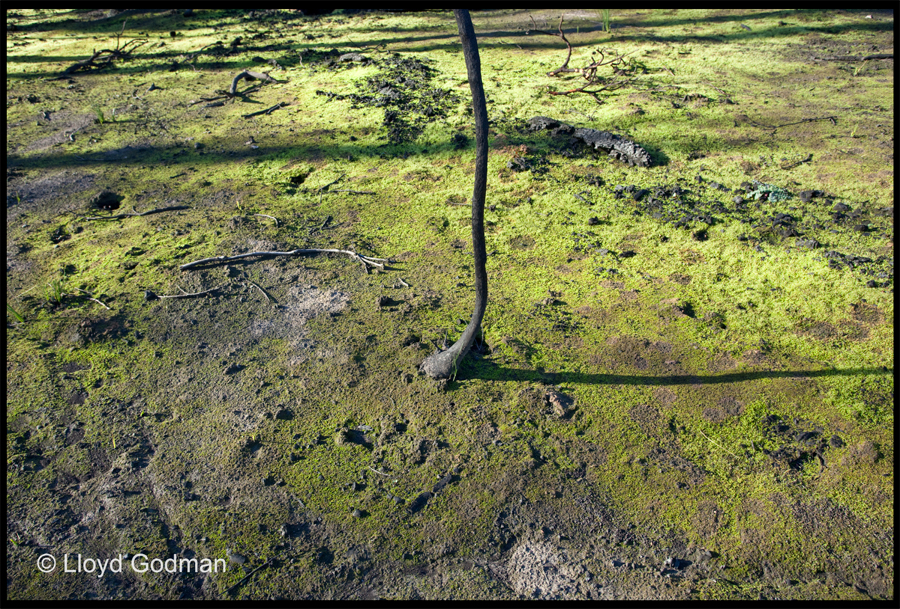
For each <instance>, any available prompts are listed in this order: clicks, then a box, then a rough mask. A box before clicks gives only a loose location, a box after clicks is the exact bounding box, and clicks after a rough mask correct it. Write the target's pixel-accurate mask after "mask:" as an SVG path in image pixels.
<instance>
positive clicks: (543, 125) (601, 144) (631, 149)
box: [528, 116, 653, 167]
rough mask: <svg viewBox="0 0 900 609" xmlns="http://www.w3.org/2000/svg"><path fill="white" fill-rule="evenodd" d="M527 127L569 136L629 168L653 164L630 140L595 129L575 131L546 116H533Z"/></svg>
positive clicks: (644, 152) (638, 146)
mask: <svg viewBox="0 0 900 609" xmlns="http://www.w3.org/2000/svg"><path fill="white" fill-rule="evenodd" d="M528 127H529V128H530V129H531V130H532V131H539V130H542V129H550V130H551V133H552V134H553V135H554V136H556V135H571V136H572V137H574V138H575V139H579V140H581V141H582V142H584V143H585V144H587V145H588V146H590V147H592V148H594V149H595V150H597V149H603V150H608V151H609V156H611V157H613V158H615V159H618V160H620V161H623V162H625V163H628V164H629V165H631V166H635V165H637V166H639V167H650V165H652V164H653V160H652V159H651V158H650V153H649V152H647V151H646V150H644V149H643V148H642V147H641V146H640V145H638V144H636V143H635V142H632V141H631V140H627V139H625V138H624V137H622V136H620V135H616V134H615V133H610V132H609V131H599V130H597V129H587V128H580V129H576V128H575V127H573V126H572V125H568V124H566V123H563V122H560V121H557V120H553V119H552V118H547V117H546V116H535V117H534V118H532V119H531V120H530V121H528Z"/></svg>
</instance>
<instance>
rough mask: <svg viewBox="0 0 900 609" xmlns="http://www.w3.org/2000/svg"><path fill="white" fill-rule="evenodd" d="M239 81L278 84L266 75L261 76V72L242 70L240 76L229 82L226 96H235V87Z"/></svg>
mask: <svg viewBox="0 0 900 609" xmlns="http://www.w3.org/2000/svg"><path fill="white" fill-rule="evenodd" d="M241 79H246V80H262V81H265V82H278V81H277V80H275V79H274V78H272V77H271V76H269V75H268V74H263V73H262V72H251V71H250V70H244V71H243V72H241V73H240V74H238V75H237V76H235V77H234V80H232V81H231V88H230V89H229V90H228V94H229V95H230V96H231V97H234V96H235V95H237V85H238V82H240V81H241Z"/></svg>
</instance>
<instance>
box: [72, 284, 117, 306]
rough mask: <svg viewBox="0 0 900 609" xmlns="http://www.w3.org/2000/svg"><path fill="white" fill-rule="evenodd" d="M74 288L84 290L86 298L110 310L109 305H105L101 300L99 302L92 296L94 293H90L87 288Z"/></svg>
mask: <svg viewBox="0 0 900 609" xmlns="http://www.w3.org/2000/svg"><path fill="white" fill-rule="evenodd" d="M76 289H77V290H78V291H79V292H84V293H85V294H87V296H88V300H93V301H94V302H96V303H97V304H98V305H100V306H102V307H103V308H105V309H106V310H107V311H112V309H110V308H109V307H107V306H106V305H105V304H104V303H102V302H100V301H99V300H97V299H96V298H94V295H93V294H91V293H90V292H88V291H87V290H82V289H81V288H76Z"/></svg>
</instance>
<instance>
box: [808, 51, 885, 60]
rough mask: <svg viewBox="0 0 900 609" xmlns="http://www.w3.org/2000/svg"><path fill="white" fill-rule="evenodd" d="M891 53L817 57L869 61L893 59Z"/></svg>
mask: <svg viewBox="0 0 900 609" xmlns="http://www.w3.org/2000/svg"><path fill="white" fill-rule="evenodd" d="M893 58H894V54H893V53H878V54H877V55H866V56H865V57H859V56H857V55H835V56H834V57H817V58H816V59H821V60H823V61H869V60H872V59H893Z"/></svg>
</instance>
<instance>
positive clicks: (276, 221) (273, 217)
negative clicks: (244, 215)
mask: <svg viewBox="0 0 900 609" xmlns="http://www.w3.org/2000/svg"><path fill="white" fill-rule="evenodd" d="M253 215H254V216H261V217H263V218H271V219H272V220H275V226H276V228H277V227H278V218H276V217H275V216H267V215H266V214H253Z"/></svg>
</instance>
